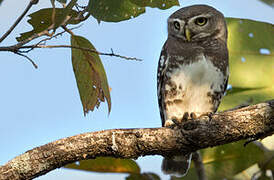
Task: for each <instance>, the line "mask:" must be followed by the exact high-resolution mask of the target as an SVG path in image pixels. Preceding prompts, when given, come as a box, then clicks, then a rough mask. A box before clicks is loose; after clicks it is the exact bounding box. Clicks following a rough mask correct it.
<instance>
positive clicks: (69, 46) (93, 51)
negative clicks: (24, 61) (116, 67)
mask: <svg viewBox="0 0 274 180" xmlns="http://www.w3.org/2000/svg"><path fill="white" fill-rule="evenodd" d="M34 46H35V45H30V46H22V47H21V48H20V49H25V48H33V47H34ZM34 48H74V49H81V50H84V51H89V52H92V53H96V54H99V55H103V56H114V57H119V58H122V59H126V60H135V61H142V59H138V58H135V57H127V56H121V55H119V54H115V53H113V51H112V52H111V53H103V52H99V51H96V50H94V49H89V48H84V47H79V46H71V45H37V46H35V47H34ZM0 51H1V47H0Z"/></svg>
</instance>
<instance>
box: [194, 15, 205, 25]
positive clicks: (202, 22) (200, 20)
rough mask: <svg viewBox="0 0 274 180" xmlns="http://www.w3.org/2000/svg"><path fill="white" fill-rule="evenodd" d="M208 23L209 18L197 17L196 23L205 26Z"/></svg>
mask: <svg viewBox="0 0 274 180" xmlns="http://www.w3.org/2000/svg"><path fill="white" fill-rule="evenodd" d="M206 23H207V18H205V17H199V18H197V19H195V24H197V25H199V26H203V25H205V24H206Z"/></svg>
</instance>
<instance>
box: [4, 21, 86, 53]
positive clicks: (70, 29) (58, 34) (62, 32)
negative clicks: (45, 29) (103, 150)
mask: <svg viewBox="0 0 274 180" xmlns="http://www.w3.org/2000/svg"><path fill="white" fill-rule="evenodd" d="M81 26H82V24H80V25H79V26H76V27H73V28H69V29H68V30H69V31H72V30H74V29H78V28H80V27H81ZM65 32H67V31H66V30H64V31H61V32H59V33H57V34H55V35H53V36H50V37H47V38H45V39H42V40H41V41H39V42H38V43H36V44H35V45H32V46H33V47H31V48H30V49H29V50H27V51H20V52H21V53H28V52H30V51H31V50H33V49H35V48H36V47H37V46H38V45H41V44H42V43H44V45H45V44H46V41H49V40H51V39H53V38H57V37H58V36H61V35H63V34H64V33H65ZM0 48H1V47H0Z"/></svg>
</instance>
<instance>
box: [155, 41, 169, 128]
mask: <svg viewBox="0 0 274 180" xmlns="http://www.w3.org/2000/svg"><path fill="white" fill-rule="evenodd" d="M165 47H166V44H165V45H164V46H163V48H162V51H161V55H160V59H159V62H158V72H157V95H158V104H159V110H160V116H161V119H162V126H164V124H165V105H164V99H165V97H164V96H165V94H164V85H165V72H166V68H167V65H168V56H167V50H166V48H165Z"/></svg>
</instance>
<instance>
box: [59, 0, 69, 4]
mask: <svg viewBox="0 0 274 180" xmlns="http://www.w3.org/2000/svg"><path fill="white" fill-rule="evenodd" d="M57 1H58V2H60V3H62V4H63V3H64V4H65V3H67V0H57Z"/></svg>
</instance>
